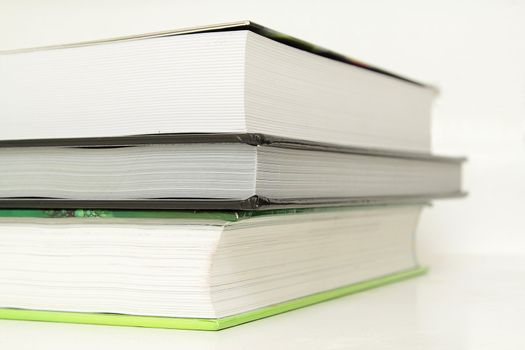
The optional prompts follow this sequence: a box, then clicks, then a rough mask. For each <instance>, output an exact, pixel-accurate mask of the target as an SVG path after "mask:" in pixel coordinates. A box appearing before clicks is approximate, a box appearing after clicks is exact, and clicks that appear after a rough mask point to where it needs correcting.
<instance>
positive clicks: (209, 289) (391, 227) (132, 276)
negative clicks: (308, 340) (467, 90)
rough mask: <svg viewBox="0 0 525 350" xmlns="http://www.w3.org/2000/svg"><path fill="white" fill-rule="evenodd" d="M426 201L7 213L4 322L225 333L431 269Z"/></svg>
mask: <svg viewBox="0 0 525 350" xmlns="http://www.w3.org/2000/svg"><path fill="white" fill-rule="evenodd" d="M421 208H422V204H411V205H398V206H369V207H350V208H348V207H347V208H329V209H328V208H316V209H294V210H291V209H290V210H274V211H265V212H231V211H223V212H221V211H209V212H205V211H197V212H193V211H126V210H113V211H109V210H37V209H33V210H14V209H3V210H0V266H1V268H0V282H1V285H2V288H0V318H6V319H19V320H38V321H55V322H73V323H92V324H108V325H127V326H141V327H161V328H180V329H200V330H218V329H223V328H227V327H231V326H235V325H238V324H241V323H244V322H249V321H253V320H256V319H259V318H263V317H267V316H271V315H274V314H277V313H281V312H285V311H290V310H293V309H296V308H299V307H303V306H307V305H311V304H313V303H318V302H321V301H324V300H328V299H332V298H335V297H340V296H343V295H346V294H350V293H354V292H357V291H361V290H364V289H368V288H372V287H377V286H380V285H383V284H387V283H391V282H395V281H398V280H402V279H405V278H408V277H412V276H415V275H418V274H421V273H423V272H424V269H423V268H421V267H420V266H419V264H418V262H417V259H416V256H415V252H414V231H415V228H416V225H417V220H418V217H419V213H420V211H421Z"/></svg>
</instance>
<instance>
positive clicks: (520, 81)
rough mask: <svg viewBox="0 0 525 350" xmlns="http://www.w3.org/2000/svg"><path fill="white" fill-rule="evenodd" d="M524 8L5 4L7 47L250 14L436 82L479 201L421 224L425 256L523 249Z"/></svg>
mask: <svg viewBox="0 0 525 350" xmlns="http://www.w3.org/2000/svg"><path fill="white" fill-rule="evenodd" d="M523 18H525V2H524V1H516V0H501V1H495V0H494V1H487V0H485V1H478V0H464V1H457V0H441V1H437V0H435V1H418V0H399V1H390V0H373V1H360V0H334V1H330V2H325V1H305V0H266V1H246V0H224V1H215V0H193V1H168V0H149V1H147V2H144V1H142V0H141V1H139V0H89V1H88V0H67V1H66V0H46V1H42V0H17V1H11V0H0V33H2V35H0V49H14V48H20V47H32V46H39V45H46V44H59V43H68V42H74V41H79V40H90V39H97V38H107V37H112V36H117V35H126V34H134V33H135V34H136V33H145V32H151V31H158V30H163V29H168V28H179V27H187V26H193V25H202V24H206V23H220V22H225V21H235V20H239V19H252V20H254V21H256V22H260V23H262V24H264V25H267V26H269V27H271V28H275V29H277V30H280V31H282V32H284V33H288V34H291V35H295V36H297V37H299V38H303V39H305V40H308V41H311V42H313V43H316V44H319V45H323V46H325V47H328V48H330V49H334V50H337V51H340V52H343V53H346V54H349V55H352V56H355V57H356V58H359V59H361V60H364V61H367V62H370V63H373V64H377V65H379V66H382V67H385V68H388V69H391V70H393V71H395V72H399V73H402V74H405V75H407V76H409V77H413V78H417V79H421V80H423V81H428V82H431V83H435V84H437V85H438V86H439V87H440V88H441V92H442V94H441V96H440V97H439V98H438V100H437V104H436V108H435V113H434V130H433V132H434V136H435V138H434V150H435V151H437V152H439V153H445V154H459V155H462V154H464V155H467V156H468V157H469V162H468V163H467V164H466V169H465V176H464V179H465V184H466V187H467V189H468V190H469V191H470V196H469V197H468V198H467V199H466V200H461V201H443V202H439V203H437V204H436V206H435V207H434V209H432V210H427V211H426V212H425V213H424V214H423V220H422V221H421V230H420V233H421V235H420V238H421V243H422V244H421V247H422V248H423V249H424V251H425V252H429V251H430V252H432V251H433V252H453V253H462V252H470V253H487V254H498V253H499V254H505V253H509V254H524V253H525V235H524V234H523V231H524V227H525V215H523V212H524V206H525V205H524V204H523V203H524V200H523V198H525V181H524V180H523V179H524V178H525V102H524V101H525V65H524V64H523V62H525V40H523V34H524V33H525V21H524V20H523Z"/></svg>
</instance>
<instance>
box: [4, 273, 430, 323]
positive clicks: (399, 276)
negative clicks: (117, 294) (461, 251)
mask: <svg viewBox="0 0 525 350" xmlns="http://www.w3.org/2000/svg"><path fill="white" fill-rule="evenodd" d="M426 272H427V269H426V268H424V267H419V268H415V269H413V270H408V271H402V272H398V273H395V274H391V275H388V276H383V277H378V278H375V279H372V280H368V281H364V282H360V283H355V284H351V285H348V286H344V287H340V288H336V289H333V290H329V291H325V292H321V293H317V294H312V295H308V296H305V297H302V298H299V299H294V300H290V301H287V302H283V303H280V304H275V305H270V306H267V307H264V308H261V309H257V310H253V311H248V312H244V313H242V314H238V315H233V316H228V317H223V318H216V319H211V318H181V317H154V316H135V315H123V314H108V313H98V314H97V313H83V312H60V311H40V310H24V309H8V308H2V309H0V319H9V320H23V321H47V322H62V323H83V324H96V325H107V326H131V327H148V328H170V329H187V330H202V331H218V330H221V329H225V328H230V327H234V326H238V325H240V324H243V323H247V322H252V321H255V320H259V319H261V318H266V317H270V316H274V315H277V314H281V313H284V312H288V311H292V310H295V309H299V308H303V307H305V306H309V305H313V304H317V303H320V302H323V301H327V300H331V299H335V298H340V297H343V296H346V295H350V294H354V293H358V292H362V291H365V290H368V289H372V288H377V287H380V286H384V285H387V284H390V283H395V282H399V281H403V280H405V279H407V278H412V277H416V276H420V275H422V274H424V273H426Z"/></svg>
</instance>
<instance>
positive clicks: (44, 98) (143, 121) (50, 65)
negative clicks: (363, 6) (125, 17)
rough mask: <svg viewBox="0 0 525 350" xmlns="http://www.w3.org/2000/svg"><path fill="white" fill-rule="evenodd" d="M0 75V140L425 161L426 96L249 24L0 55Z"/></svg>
mask: <svg viewBox="0 0 525 350" xmlns="http://www.w3.org/2000/svg"><path fill="white" fill-rule="evenodd" d="M0 75H1V76H2V79H0V90H1V91H2V92H3V98H2V99H1V100H0V114H1V115H2V118H0V140H32V139H63V138H92V137H117V136H130V135H150V134H173V133H241V134H244V133H262V134H267V135H273V136H280V137H287V138H294V139H300V140H308V141H316V142H329V143H334V144H341V145H347V146H358V147H366V148H380V149H394V150H402V151H411V152H426V153H428V152H430V110H431V105H432V101H433V99H434V96H435V95H436V89H435V88H433V87H432V86H429V85H425V84H422V83H419V82H416V81H413V80H411V79H407V78H405V77H402V76H399V75H397V74H393V73H390V72H388V71H385V70H383V69H379V68H376V67H373V66H370V65H366V64H364V63H361V62H359V61H357V60H355V59H351V58H349V57H346V56H343V55H341V54H338V53H336V52H333V51H330V50H326V49H323V48H321V47H319V46H315V45H312V44H309V43H307V42H304V41H302V40H299V39H296V38H293V37H290V36H286V35H284V34H281V33H279V32H276V31H273V30H270V29H268V28H265V27H262V26H260V25H257V24H255V23H253V22H249V21H242V22H235V23H229V24H221V25H211V26H203V27H196V28H190V29H180V30H173V31H167V32H161V33H152V34H144V35H137V36H130V37H124V38H115V39H109V40H101V41H95V42H85V43H76V44H70V45H59V46H53V47H44V48H34V49H26V50H15V51H7V52H2V53H0ZM28 101H30V103H28Z"/></svg>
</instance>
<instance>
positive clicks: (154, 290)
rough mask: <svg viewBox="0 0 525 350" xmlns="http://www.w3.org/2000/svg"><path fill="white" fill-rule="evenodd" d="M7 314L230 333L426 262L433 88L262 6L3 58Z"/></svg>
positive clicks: (444, 165)
mask: <svg viewBox="0 0 525 350" xmlns="http://www.w3.org/2000/svg"><path fill="white" fill-rule="evenodd" d="M0 63H1V64H0V74H1V79H0V90H1V91H2V95H3V96H2V99H1V100H0V115H1V118H0V164H1V174H0V308H1V309H0V318H8V319H25V320H44V321H60V322H79V323H93V324H108V325H131V326H144V327H164V328H181V329H201V330H218V329H223V328H227V327H231V326H235V325H238V324H241V323H244V322H248V321H252V320H255V319H259V318H262V317H267V316H270V315H274V314H277V313H281V312H284V311H288V310H292V309H295V308H299V307H303V306H306V305H310V304H313V303H317V302H320V301H323V300H327V299H331V298H335V297H339V296H342V295H346V294H349V293H353V292H356V291H360V290H364V289H368V288H372V287H376V286H379V285H383V284H386V283H390V282H394V281H398V280H402V279H405V278H408V277H411V276H415V275H418V274H421V273H423V272H424V271H425V269H424V268H423V267H421V266H420V265H419V264H418V262H417V259H416V253H415V251H414V233H415V230H416V226H417V222H418V218H419V215H420V212H421V210H422V208H423V207H424V206H425V205H426V204H428V203H429V201H430V200H432V199H434V198H444V197H458V196H461V195H462V191H461V163H462V161H463V160H462V159H459V158H448V157H439V156H435V155H432V154H431V148H430V145H431V133H430V125H431V123H430V112H431V104H432V101H433V99H434V97H435V95H436V91H435V89H434V88H432V87H430V86H427V85H424V84H421V83H418V82H415V81H412V80H410V79H407V78H404V77H402V76H399V75H396V74H392V73H390V72H387V71H384V70H382V69H379V68H375V67H371V66H368V65H365V64H363V63H360V62H358V61H356V60H353V59H350V58H348V57H346V56H342V55H340V54H337V53H335V52H332V51H329V50H326V49H323V48H320V47H317V46H314V45H311V44H309V43H306V42H304V41H301V40H298V39H295V38H292V37H289V36H286V35H283V34H280V33H278V32H275V31H272V30H270V29H267V28H265V27H262V26H260V25H257V24H254V23H252V22H238V23H231V24H224V25H215V26H206V27H199V28H191V29H184V30H176V31H169V32H161V33H154V34H147V35H140V36H133V37H125V38H118V39H112V40H104V41H97V42H85V43H79V44H71V45H64V46H55V47H44V48H37V49H28V50H18V51H10V52H3V53H2V54H1V55H0Z"/></svg>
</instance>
